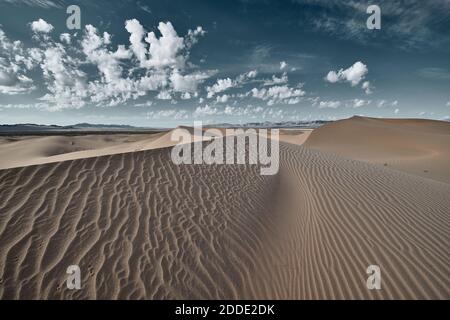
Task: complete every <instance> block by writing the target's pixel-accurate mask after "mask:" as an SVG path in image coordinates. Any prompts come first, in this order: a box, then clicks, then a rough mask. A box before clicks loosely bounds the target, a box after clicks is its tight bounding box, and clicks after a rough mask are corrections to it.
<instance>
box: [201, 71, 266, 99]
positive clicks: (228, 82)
mask: <svg viewBox="0 0 450 320" xmlns="http://www.w3.org/2000/svg"><path fill="white" fill-rule="evenodd" d="M257 75H258V71H257V70H251V71H248V72H245V73H242V74H240V75H238V76H237V77H236V78H235V79H231V78H225V79H217V80H216V83H214V84H213V85H212V86H208V87H206V91H207V97H208V99H210V98H212V97H214V96H215V95H216V94H217V93H220V92H224V91H226V90H228V89H231V88H236V87H239V86H242V85H243V84H245V83H247V82H249V81H250V80H252V79H253V78H255V77H256V76H257Z"/></svg>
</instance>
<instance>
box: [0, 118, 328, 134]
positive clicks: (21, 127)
mask: <svg viewBox="0 0 450 320" xmlns="http://www.w3.org/2000/svg"><path fill="white" fill-rule="evenodd" d="M327 122H330V121H324V120H314V121H281V122H270V121H266V122H250V123H246V124H232V123H221V124H214V125H208V126H205V127H216V128H217V127H219V128H227V127H229V128H299V127H301V128H317V127H320V126H321V125H323V124H325V123H327ZM149 130H150V131H161V130H164V129H156V128H144V127H134V126H130V125H119V124H92V123H78V124H74V125H70V126H58V125H41V124H34V123H19V124H3V125H0V134H13V133H14V134H35V133H36V134H39V133H42V134H49V133H57V132H59V133H76V132H91V131H93V132H118V131H119V132H122V131H123V132H140V131H149Z"/></svg>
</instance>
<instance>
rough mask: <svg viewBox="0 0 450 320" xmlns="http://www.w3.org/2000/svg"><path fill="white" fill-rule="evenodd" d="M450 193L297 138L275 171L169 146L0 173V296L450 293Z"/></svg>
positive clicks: (290, 296)
mask: <svg viewBox="0 0 450 320" xmlns="http://www.w3.org/2000/svg"><path fill="white" fill-rule="evenodd" d="M311 137H312V135H311ZM161 138H162V137H161ZM449 194H450V185H449V184H446V183H442V182H437V181H433V180H430V179H425V178H422V177H419V176H414V175H410V174H406V173H402V172H399V171H395V170H391V169H390V168H385V167H383V166H379V165H374V164H371V163H366V162H360V161H356V160H351V159H346V158H343V157H340V156H337V155H335V154H332V153H329V152H321V151H316V150H312V149H309V148H305V147H303V146H297V145H294V144H288V143H281V146H280V172H279V173H278V174H277V175H274V176H261V175H260V174H259V168H258V166H257V165H180V166H176V165H174V164H173V163H172V162H171V160H170V148H159V149H154V150H143V151H133V152H128V153H121V154H113V155H105V156H98V157H92V158H84V159H75V160H69V161H63V162H56V163H47V164H42V165H35V166H27V167H21V168H13V169H7V170H0V283H1V285H0V297H1V298H3V299H5V298H7V299H18V298H29V299H36V298H54V299H62V298H66V299H70V298H74V299H94V298H102V299H103V298H104V299H117V298H121V299H139V298H146V299H165V298H171V299H180V298H187V299H204V298H213V299H236V298H245V299H252V298H275V299H277V298H283V299H321V298H332V299H343V298H351V299H359V298H368V299H377V298H388V299H392V298H399V299H410V298H439V299H449V298H450V278H449V275H450V253H449V251H448V244H449V243H450V217H449V211H448V208H450V197H449ZM72 264H78V265H79V266H80V268H81V270H82V289H81V290H72V291H71V290H68V289H67V288H66V286H65V279H66V277H67V275H66V273H65V271H66V268H67V266H69V265H72ZM371 264H377V265H379V266H380V267H381V270H382V290H368V289H367V288H366V279H367V275H366V268H367V266H369V265H371Z"/></svg>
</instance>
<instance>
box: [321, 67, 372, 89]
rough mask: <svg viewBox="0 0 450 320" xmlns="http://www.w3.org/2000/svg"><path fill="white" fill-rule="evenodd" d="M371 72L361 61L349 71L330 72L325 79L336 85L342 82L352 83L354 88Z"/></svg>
mask: <svg viewBox="0 0 450 320" xmlns="http://www.w3.org/2000/svg"><path fill="white" fill-rule="evenodd" d="M368 72H369V69H368V68H367V66H366V65H365V64H364V63H362V62H361V61H357V62H355V63H354V64H353V65H352V66H350V67H349V68H347V69H345V70H344V69H340V70H339V71H337V72H336V71H330V72H328V74H327V76H326V77H325V79H326V81H328V82H331V83H335V82H340V81H346V82H350V83H351V85H352V86H356V85H358V84H359V83H360V82H361V80H362V79H364V77H365V76H366V74H367V73H368Z"/></svg>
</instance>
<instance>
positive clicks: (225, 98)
mask: <svg viewBox="0 0 450 320" xmlns="http://www.w3.org/2000/svg"><path fill="white" fill-rule="evenodd" d="M228 99H229V96H228V95H227V94H224V95H222V96H217V100H216V101H217V102H218V103H226V102H227V101H228Z"/></svg>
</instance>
